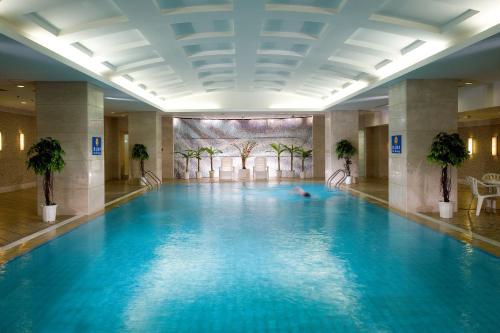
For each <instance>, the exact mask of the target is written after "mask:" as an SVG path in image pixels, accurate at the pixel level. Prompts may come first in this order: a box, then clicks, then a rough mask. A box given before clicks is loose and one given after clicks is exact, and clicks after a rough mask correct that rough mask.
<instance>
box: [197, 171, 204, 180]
mask: <svg viewBox="0 0 500 333" xmlns="http://www.w3.org/2000/svg"><path fill="white" fill-rule="evenodd" d="M202 177H203V174H202V173H201V171H196V179H201V178H202Z"/></svg>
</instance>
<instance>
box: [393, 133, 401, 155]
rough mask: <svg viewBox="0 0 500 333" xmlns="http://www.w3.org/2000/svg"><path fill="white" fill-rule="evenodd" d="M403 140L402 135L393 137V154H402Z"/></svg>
mask: <svg viewBox="0 0 500 333" xmlns="http://www.w3.org/2000/svg"><path fill="white" fill-rule="evenodd" d="M402 146H403V140H402V139H401V135H393V136H391V149H392V153H393V154H401V152H402V150H403V149H402V148H401V147H402Z"/></svg>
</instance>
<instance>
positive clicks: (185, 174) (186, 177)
mask: <svg viewBox="0 0 500 333" xmlns="http://www.w3.org/2000/svg"><path fill="white" fill-rule="evenodd" d="M184 179H189V171H188V172H184Z"/></svg>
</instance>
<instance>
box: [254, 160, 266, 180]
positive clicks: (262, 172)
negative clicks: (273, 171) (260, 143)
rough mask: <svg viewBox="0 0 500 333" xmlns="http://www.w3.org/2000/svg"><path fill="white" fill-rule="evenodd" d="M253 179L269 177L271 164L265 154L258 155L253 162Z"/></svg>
mask: <svg viewBox="0 0 500 333" xmlns="http://www.w3.org/2000/svg"><path fill="white" fill-rule="evenodd" d="M253 179H255V180H258V179H266V180H267V179H269V166H268V165H267V159H266V158H265V157H264V156H258V157H256V158H255V160H254V162H253Z"/></svg>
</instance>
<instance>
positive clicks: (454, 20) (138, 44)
mask: <svg viewBox="0 0 500 333" xmlns="http://www.w3.org/2000/svg"><path fill="white" fill-rule="evenodd" d="M499 11H500V1H498V0H480V1H477V0H460V1H458V0H420V1H415V0H370V1H367V0H252V1H249V0H154V1H137V0H80V1H78V0H37V1H33V0H29V1H24V2H23V1H19V0H1V1H0V18H1V19H2V22H3V23H2V25H1V26H0V32H4V33H6V34H8V35H9V36H11V37H13V38H16V39H18V40H20V41H22V42H27V43H32V45H33V46H36V47H37V48H39V49H40V50H42V51H44V50H45V51H47V54H49V55H54V57H60V58H61V59H64V60H65V61H67V63H68V64H74V66H75V68H78V69H81V70H84V71H86V73H87V72H88V73H90V74H91V75H92V76H93V77H95V78H96V79H100V80H102V81H103V82H106V83H110V84H112V85H114V86H116V87H118V88H121V89H123V91H126V92H128V93H130V94H132V95H133V96H135V97H137V98H139V99H141V100H143V101H146V102H148V103H150V104H151V105H154V106H155V107H158V108H159V109H162V110H166V111H167V110H169V111H172V110H175V109H177V108H179V109H183V108H188V109H189V108H191V107H192V108H204V107H207V108H211V109H214V108H215V109H217V108H219V109H224V108H225V102H226V101H227V100H231V101H234V100H237V99H240V98H239V96H243V95H242V94H246V95H245V96H248V97H247V98H245V99H241V100H242V104H243V103H245V105H242V106H241V107H242V109H245V108H249V107H250V106H248V101H249V100H250V101H252V103H253V104H252V105H253V106H251V107H252V108H261V109H265V108H270V109H272V108H274V107H276V105H280V106H285V107H290V108H301V107H303V105H313V106H314V108H317V109H325V108H328V107H330V106H332V105H334V104H336V103H338V102H340V101H342V100H344V99H345V98H347V97H349V96H352V95H353V94H356V93H358V92H362V91H364V90H366V89H368V88H370V87H375V86H377V85H379V84H383V83H384V82H386V81H387V80H389V79H392V78H393V77H394V76H397V75H402V74H404V73H405V71H407V70H409V69H412V68H414V67H415V66H418V65H419V64H421V63H422V64H423V63H425V62H426V61H428V59H437V58H439V57H441V56H444V55H446V52H451V51H448V50H452V49H457V48H460V47H464V46H467V45H468V43H470V42H471V41H474V40H476V39H478V38H479V39H482V38H485V37H487V36H488V35H491V34H493V33H495V32H496V31H498V30H500V28H499V23H500V17H498V15H496V14H495V13H498V12H499ZM263 90H264V91H269V93H270V95H269V96H273V97H272V98H266V99H260V98H258V93H259V92H261V91H263ZM272 94H274V95H272ZM237 96H238V98H237ZM290 96H296V97H297V99H296V100H295V101H294V100H293V99H292V98H290ZM177 99H178V100H179V102H177ZM190 100H193V101H194V100H196V101H197V103H196V105H191V104H190V102H189V101H190ZM243 101H245V102H243ZM263 101H266V103H267V104H264V102H263ZM269 101H271V102H269ZM179 105H182V106H179ZM287 105H288V106H287Z"/></svg>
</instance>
